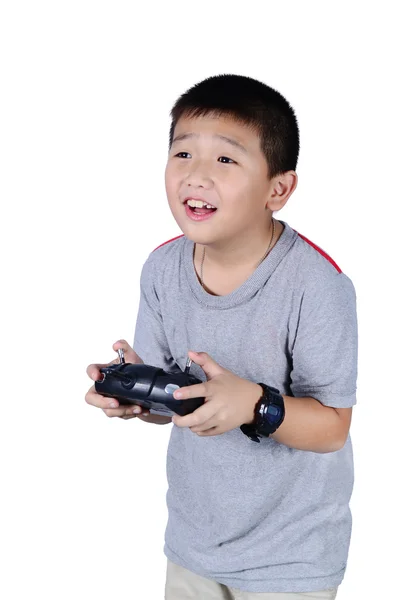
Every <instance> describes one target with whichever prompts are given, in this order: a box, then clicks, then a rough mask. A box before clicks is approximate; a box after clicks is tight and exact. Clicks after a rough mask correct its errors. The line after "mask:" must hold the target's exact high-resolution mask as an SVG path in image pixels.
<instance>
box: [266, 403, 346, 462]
mask: <svg viewBox="0 0 400 600" xmlns="http://www.w3.org/2000/svg"><path fill="white" fill-rule="evenodd" d="M283 400H284V403H285V418H284V420H283V423H282V424H281V426H280V427H279V428H278V429H277V430H276V432H275V433H272V434H271V435H270V437H272V438H273V439H274V440H275V441H277V442H280V443H282V444H285V445H286V446H289V448H296V449H298V450H310V451H311V452H321V453H325V452H335V451H337V450H339V449H340V448H341V447H342V446H343V443H344V440H343V439H342V437H343V433H342V430H343V428H342V425H341V420H340V417H339V414H338V413H337V412H336V410H335V409H334V408H332V407H330V406H324V405H323V404H321V403H320V402H318V400H316V399H315V398H293V397H292V396H283Z"/></svg>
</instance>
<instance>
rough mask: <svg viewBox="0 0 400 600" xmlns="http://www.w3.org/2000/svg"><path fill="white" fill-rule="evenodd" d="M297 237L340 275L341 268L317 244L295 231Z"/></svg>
mask: <svg viewBox="0 0 400 600" xmlns="http://www.w3.org/2000/svg"><path fill="white" fill-rule="evenodd" d="M296 233H297V235H299V236H300V237H301V238H302V239H303V240H304V241H305V242H307V244H310V246H312V247H313V248H314V249H315V250H316V251H317V252H319V253H320V254H322V256H323V257H324V258H326V260H328V261H329V262H330V263H331V265H333V266H334V267H335V269H336V271H337V272H338V273H341V272H342V270H341V268H340V267H339V266H338V265H337V264H336V263H335V261H334V260H333V259H332V258H331V257H330V256H329V254H327V253H326V252H325V251H324V250H322V248H320V247H319V246H317V244H314V242H311V241H310V240H309V239H308V238H306V236H305V235H302V234H301V233H299V232H298V231H296Z"/></svg>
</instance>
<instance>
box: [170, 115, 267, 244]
mask: <svg viewBox="0 0 400 600" xmlns="http://www.w3.org/2000/svg"><path fill="white" fill-rule="evenodd" d="M188 134H194V136H191V137H187V138H185V139H181V140H177V139H176V138H179V137H180V136H182V135H188ZM216 136H225V137H227V138H230V139H232V140H234V141H236V142H238V143H239V144H240V145H241V146H243V149H240V148H239V147H237V146H235V145H232V144H231V143H229V141H226V140H223V139H221V138H220V137H216ZM165 185H166V192H167V197H168V203H169V206H170V209H171V212H172V214H173V216H174V218H175V220H176V222H177V223H178V225H179V227H180V228H181V230H182V232H183V233H184V234H185V235H186V236H187V237H188V238H189V239H192V240H193V241H195V242H198V243H203V244H207V243H212V242H217V241H227V240H230V239H233V238H235V237H239V238H240V236H245V237H246V234H248V235H251V234H252V232H254V231H255V230H258V231H259V230H260V227H261V228H262V227H265V224H266V223H267V221H266V212H265V205H266V203H267V201H268V199H269V194H270V193H271V191H272V189H273V182H272V181H270V180H269V179H268V165H267V162H266V160H265V156H264V154H263V153H262V151H261V148H260V140H259V137H258V135H257V134H256V133H255V132H254V131H252V130H250V129H249V128H248V127H245V126H243V125H241V124H238V123H236V122H235V121H233V120H232V119H229V118H226V117H223V118H221V117H220V118H215V117H210V116H207V117H198V118H190V119H189V118H187V117H182V118H181V119H179V121H178V123H177V124H176V127H175V132H174V139H173V142H172V145H171V150H170V152H169V155H168V161H167V165H166V169H165ZM188 196H189V197H190V196H193V197H200V198H203V199H204V200H206V201H207V202H208V203H209V204H212V205H213V206H215V207H216V208H217V210H216V211H215V212H214V214H213V215H212V216H211V217H210V218H209V219H206V220H203V221H194V220H192V219H191V218H190V216H188V214H187V212H186V210H187V208H186V206H185V204H184V200H185V198H186V197H188Z"/></svg>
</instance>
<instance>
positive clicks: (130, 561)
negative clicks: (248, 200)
mask: <svg viewBox="0 0 400 600" xmlns="http://www.w3.org/2000/svg"><path fill="white" fill-rule="evenodd" d="M395 4H396V3H395V2H384V1H381V2H379V3H378V2H376V3H372V2H337V1H336V2H293V3H288V2H273V3H272V2H265V1H264V2H251V1H247V2H246V3H244V4H243V3H236V2H220V3H217V2H209V3H207V2H204V1H203V2H199V3H193V2H186V3H184V2H169V3H161V2H160V3H157V2H153V3H150V2H149V3H147V4H143V5H141V7H140V8H139V7H138V5H137V4H135V3H134V2H118V1H115V0H114V1H113V2H101V1H97V2H89V1H83V0H80V1H79V2H77V1H71V0H70V1H69V2H43V1H37V2H18V1H16V0H14V1H13V2H11V1H10V2H4V3H3V4H2V8H1V13H0V51H1V65H0V69H1V73H0V77H1V79H0V84H1V94H0V102H1V110H0V119H1V131H0V144H1V157H0V159H1V162H0V169H1V178H0V185H1V190H0V191H1V201H2V210H1V217H2V218H1V231H2V235H1V259H2V260H1V265H2V267H1V268H2V284H3V285H2V288H3V291H2V294H1V302H2V309H1V319H2V324H1V342H2V343H1V353H2V356H1V389H2V415H1V421H0V422H1V431H0V434H1V437H0V439H1V450H2V454H1V457H2V460H1V483H2V493H1V504H2V506H1V512H0V514H1V534H0V539H1V550H2V558H1V566H2V572H3V574H2V576H1V579H0V588H1V589H0V591H1V597H2V598H5V599H7V600H14V599H17V598H18V599H22V598H24V599H25V598H41V599H42V600H45V599H46V600H47V599H53V598H57V599H58V600H63V599H66V598H68V599H69V598H78V599H80V598H82V599H83V598H85V599H96V600H102V599H111V598H113V599H118V600H128V599H132V598H135V599H136V598H143V599H150V600H153V599H154V600H155V599H160V598H162V597H163V590H164V579H165V565H166V559H165V557H164V555H163V551H162V548H163V536H164V527H165V524H166V518H167V513H166V508H165V493H166V475H165V455H166V449H167V443H168V439H169V435H170V428H171V425H167V426H157V425H149V424H144V423H142V422H141V421H138V420H130V421H123V420H121V419H109V418H107V417H106V416H105V415H104V413H103V412H102V411H100V410H99V409H96V408H94V407H92V406H89V405H87V404H86V403H85V401H84V395H85V393H86V391H87V389H88V388H89V387H90V385H91V382H90V380H89V379H88V377H87V375H86V366H87V365H88V364H89V363H91V362H106V361H109V360H111V359H112V358H114V357H115V354H114V353H113V351H112V348H111V346H112V344H113V342H114V341H116V340H118V339H120V338H126V339H127V340H129V341H130V342H132V340H133V332H134V326H135V321H136V313H137V308H138V301H139V277H140V271H141V267H142V265H143V263H144V261H145V260H146V258H147V256H148V254H149V253H150V252H151V251H152V250H153V249H154V248H155V247H156V246H158V245H159V244H161V243H163V242H164V241H166V240H168V239H170V238H172V237H175V236H177V235H180V234H181V231H180V229H179V228H178V226H177V224H176V222H175V221H174V219H173V217H172V215H171V214H170V211H169V207H168V204H167V199H166V194H165V189H164V167H165V161H166V158H167V152H168V148H167V145H168V129H169V124H170V121H169V111H170V109H171V107H172V105H173V102H174V101H175V100H176V98H177V97H178V96H179V95H180V94H181V93H183V92H184V91H186V89H188V88H189V87H190V86H192V85H193V84H195V83H196V82H198V81H201V80H202V79H204V78H205V77H208V76H210V75H214V74H220V73H236V74H243V75H249V76H252V77H255V78H258V79H260V80H262V81H264V82H265V83H267V84H269V85H271V86H272V87H275V88H276V89H278V90H279V91H280V92H281V93H282V94H283V95H285V96H286V98H287V99H288V100H289V102H290V103H291V104H292V105H293V107H294V108H295V111H296V113H297V116H298V119H299V124H300V135H301V151H300V160H299V164H298V175H299V184H298V188H297V190H296V191H295V193H294V194H293V196H292V197H291V199H290V200H289V202H288V204H287V206H286V207H285V209H284V210H283V211H281V212H280V213H276V214H275V216H276V217H277V218H280V219H283V220H285V221H287V222H288V223H289V224H290V225H291V226H292V227H294V228H295V229H297V230H298V231H300V232H301V233H303V234H304V235H306V236H307V237H309V238H310V239H311V240H313V241H314V242H315V243H316V244H318V245H319V246H321V247H322V248H324V250H325V251H326V252H328V254H330V255H331V256H332V257H333V258H334V260H335V261H336V262H337V263H338V264H339V265H340V267H341V268H342V269H343V271H344V272H345V273H346V274H347V275H349V276H350V277H351V279H352V280H353V282H354V284H355V287H356V290H357V297H358V315H359V328H360V330H359V343H360V354H359V381H358V403H357V405H356V407H355V408H354V410H353V422H352V426H351V435H352V441H353V445H354V455H355V457H354V458H355V487H354V492H353V497H352V502H351V508H352V512H353V532H352V541H351V547H350V554H349V562H348V567H347V571H346V575H345V579H344V582H343V584H342V585H341V586H340V590H339V594H338V598H339V599H340V600H350V599H351V600H353V599H354V598H357V599H359V598H360V599H361V598H362V599H363V600H370V599H371V600H372V599H374V600H375V599H376V598H386V597H387V598H389V597H390V598H395V597H397V594H398V593H399V592H398V557H399V545H398V544H399V542H398V540H399V533H400V532H399V517H398V507H399V505H400V497H399V492H398V489H399V485H398V483H399V482H398V479H399V471H400V470H399V467H398V461H399V458H400V452H399V436H398V431H399V407H398V373H399V367H398V359H399V356H398V337H399V320H398V307H399V295H398V292H396V286H397V285H398V280H399V269H398V259H399V252H398V243H397V242H398V237H399V233H398V222H397V219H398V216H399V211H398V202H399V191H398V188H399V184H398V179H399V170H398V163H399V153H398V148H399V133H400V132H399V120H398V107H399V105H400V98H399V93H398V91H397V81H396V80H398V58H396V55H397V56H398V54H399V47H398V44H397V42H396V36H397V33H398V31H397V27H396V19H395V12H394V11H395ZM199 350H201V349H199Z"/></svg>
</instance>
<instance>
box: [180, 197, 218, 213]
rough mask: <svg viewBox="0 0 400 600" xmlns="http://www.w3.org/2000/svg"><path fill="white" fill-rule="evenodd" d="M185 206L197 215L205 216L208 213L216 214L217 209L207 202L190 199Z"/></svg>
mask: <svg viewBox="0 0 400 600" xmlns="http://www.w3.org/2000/svg"><path fill="white" fill-rule="evenodd" d="M184 204H185V205H186V206H187V209H188V210H190V211H191V212H192V213H194V214H197V215H204V214H207V213H211V212H215V211H216V210H217V208H216V207H215V206H213V205H212V204H208V203H207V202H206V201H205V200H197V199H196V200H195V199H194V198H188V199H187V200H185V202H184Z"/></svg>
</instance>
